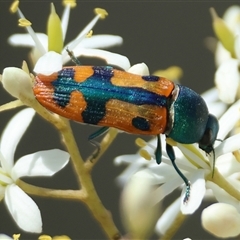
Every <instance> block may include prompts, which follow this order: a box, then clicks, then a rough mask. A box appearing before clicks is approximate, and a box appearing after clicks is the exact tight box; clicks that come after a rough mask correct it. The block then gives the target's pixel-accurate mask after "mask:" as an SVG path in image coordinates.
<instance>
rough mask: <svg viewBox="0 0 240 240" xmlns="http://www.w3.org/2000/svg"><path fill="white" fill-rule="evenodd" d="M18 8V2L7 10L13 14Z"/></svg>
mask: <svg viewBox="0 0 240 240" xmlns="http://www.w3.org/2000/svg"><path fill="white" fill-rule="evenodd" d="M18 6H19V1H18V0H16V1H14V2H13V3H12V4H11V6H10V9H9V10H10V12H11V13H15V12H16V11H17V10H18Z"/></svg>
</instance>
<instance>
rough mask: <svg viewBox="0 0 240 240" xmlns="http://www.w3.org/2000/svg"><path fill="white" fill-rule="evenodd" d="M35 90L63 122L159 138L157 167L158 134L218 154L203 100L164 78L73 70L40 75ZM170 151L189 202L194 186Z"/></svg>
mask: <svg viewBox="0 0 240 240" xmlns="http://www.w3.org/2000/svg"><path fill="white" fill-rule="evenodd" d="M33 91H34V94H35V96H36V99H37V100H38V101H39V103H40V104H42V105H43V106H44V107H45V108H47V109H49V110H50V111H52V112H55V113H57V114H59V115H61V116H63V117H65V118H68V119H71V120H74V121H77V122H81V123H88V124H93V125H99V126H104V127H115V128H118V129H120V130H123V131H125V132H128V133H132V134H144V135H156V136H158V145H157V148H156V161H157V163H158V164H159V163H160V162H161V155H162V152H161V141H160V137H159V134H165V135H166V137H170V138H172V139H173V140H175V141H177V142H179V143H184V144H191V143H198V144H199V148H201V149H202V150H204V151H205V152H206V153H207V154H208V153H210V152H213V154H214V149H213V144H214V142H215V140H216V137H217V133H218V129H219V126H218V121H217V119H216V118H215V117H214V116H213V115H211V114H209V112H208V108H207V105H206V103H205V102H204V100H203V99H202V97H201V96H200V95H198V94H197V93H196V92H194V91H193V90H191V89H189V88H187V87H185V86H181V85H178V84H174V83H173V82H171V81H170V80H167V79H166V78H163V77H158V76H140V75H135V74H131V73H128V72H124V71H120V70H116V69H113V68H112V67H110V66H71V67H64V68H63V69H62V70H61V71H59V72H57V73H53V74H51V75H49V76H46V75H42V74H38V75H37V76H36V80H35V85H34V87H33ZM105 129H106V128H105ZM166 151H167V153H168V156H169V157H170V159H171V161H172V164H173V166H174V168H175V169H176V171H177V172H178V174H179V175H180V176H181V178H182V179H183V180H184V182H185V184H186V186H187V190H186V196H185V199H184V201H185V202H186V201H188V199H189V196H190V182H189V181H188V179H187V178H186V177H185V176H184V175H183V174H182V173H181V171H180V170H179V169H178V167H177V165H176V164H175V154H174V151H173V148H172V146H170V145H169V144H166Z"/></svg>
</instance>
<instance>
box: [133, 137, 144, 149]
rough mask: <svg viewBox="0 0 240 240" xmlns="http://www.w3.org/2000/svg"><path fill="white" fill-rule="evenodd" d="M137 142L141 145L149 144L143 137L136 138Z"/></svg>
mask: <svg viewBox="0 0 240 240" xmlns="http://www.w3.org/2000/svg"><path fill="white" fill-rule="evenodd" d="M135 143H136V145H137V146H139V147H145V146H146V145H147V143H146V142H145V141H144V140H143V139H142V138H137V139H136V140H135Z"/></svg>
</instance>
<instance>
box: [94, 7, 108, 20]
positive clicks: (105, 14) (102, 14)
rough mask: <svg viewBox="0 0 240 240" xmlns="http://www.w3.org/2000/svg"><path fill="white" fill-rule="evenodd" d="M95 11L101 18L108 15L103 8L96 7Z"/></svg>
mask: <svg viewBox="0 0 240 240" xmlns="http://www.w3.org/2000/svg"><path fill="white" fill-rule="evenodd" d="M94 12H95V13H96V14H97V15H99V17H100V18H101V19H105V18H106V16H108V12H107V11H106V10H105V9H103V8H95V9H94Z"/></svg>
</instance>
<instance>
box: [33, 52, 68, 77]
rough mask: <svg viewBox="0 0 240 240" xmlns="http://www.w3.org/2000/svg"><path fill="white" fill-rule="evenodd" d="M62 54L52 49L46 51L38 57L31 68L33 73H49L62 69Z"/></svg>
mask: <svg viewBox="0 0 240 240" xmlns="http://www.w3.org/2000/svg"><path fill="white" fill-rule="evenodd" d="M62 65H63V62H62V55H61V54H59V53H56V52H53V51H50V52H47V53H46V54H44V55H43V56H42V57H40V58H39V59H38V61H37V63H36V65H35V67H34V69H33V71H34V72H35V73H37V74H38V73H41V74H44V75H51V74H52V73H54V72H58V71H60V70H61V69H62Z"/></svg>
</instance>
